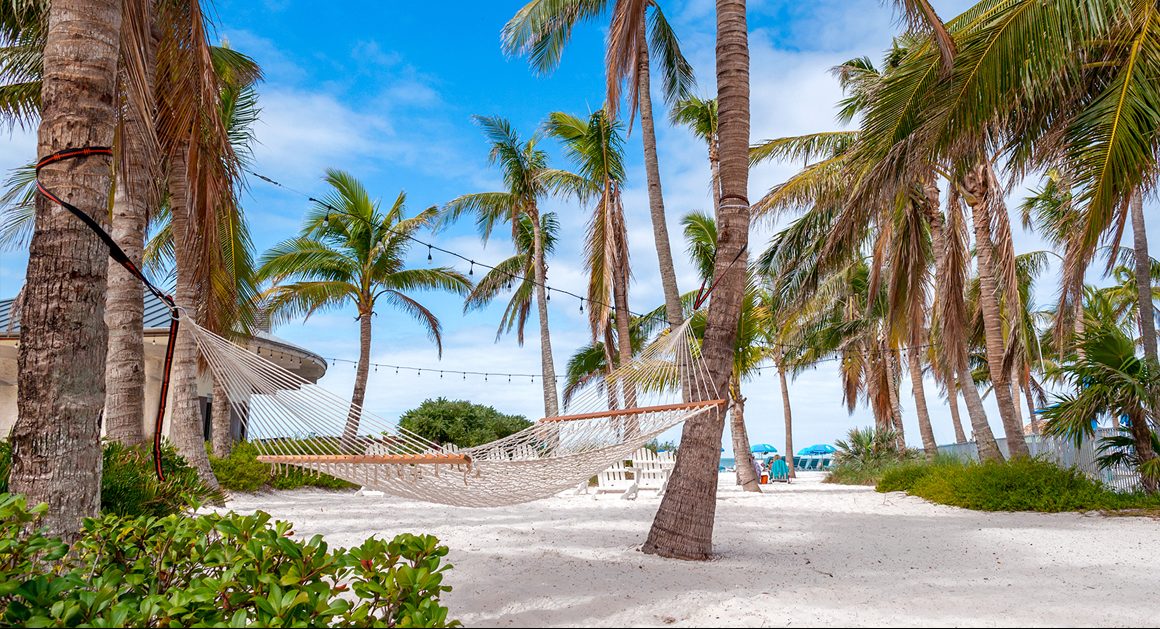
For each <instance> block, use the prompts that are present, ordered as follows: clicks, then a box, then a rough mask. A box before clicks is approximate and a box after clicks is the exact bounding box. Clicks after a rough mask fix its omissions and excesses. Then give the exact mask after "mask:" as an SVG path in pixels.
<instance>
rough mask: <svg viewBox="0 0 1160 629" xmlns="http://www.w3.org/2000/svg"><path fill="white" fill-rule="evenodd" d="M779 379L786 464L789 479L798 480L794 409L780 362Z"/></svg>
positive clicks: (783, 368)
mask: <svg viewBox="0 0 1160 629" xmlns="http://www.w3.org/2000/svg"><path fill="white" fill-rule="evenodd" d="M777 379H778V380H779V381H780V382H781V415H782V417H784V418H785V464H786V465H788V466H789V477H790V478H797V472H795V471H794V468H793V453H794V449H793V409H791V408H790V404H789V383H788V382H786V378H785V367H784V366H783V365H782V364H781V361H778V364H777Z"/></svg>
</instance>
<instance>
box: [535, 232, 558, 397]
mask: <svg viewBox="0 0 1160 629" xmlns="http://www.w3.org/2000/svg"><path fill="white" fill-rule="evenodd" d="M531 219H532V264H533V266H534V267H535V271H536V311H537V312H538V313H539V318H540V370H541V373H543V375H544V377H543V380H544V417H555V416H557V415H559V414H560V402H559V399H558V398H557V397H556V365H555V363H554V362H553V359H552V337H551V333H550V331H549V329H548V295H547V291H546V289H545V288H544V286H545V284H544V282H545V281H546V279H545V278H546V277H547V275H548V266H547V264H546V263H545V262H544V234H543V232H542V231H541V229H540V216H539V212H536V211H533V212H532V216H531Z"/></svg>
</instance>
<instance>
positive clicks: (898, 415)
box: [880, 346, 906, 450]
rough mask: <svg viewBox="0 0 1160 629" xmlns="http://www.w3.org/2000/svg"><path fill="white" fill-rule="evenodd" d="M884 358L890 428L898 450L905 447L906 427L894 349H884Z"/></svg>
mask: <svg viewBox="0 0 1160 629" xmlns="http://www.w3.org/2000/svg"><path fill="white" fill-rule="evenodd" d="M880 347H883V350H882V351H884V352H885V354H886V358H885V359H884V360H883V361H882V362H883V363H885V365H886V391H887V393H888V394H889V395H890V419H891V428H893V429H894V434H895V440H896V442H897V444H898V449H899V450H905V449H906V427H905V426H904V425H903V424H902V401H901V400H900V399H899V395H898V360H897V354H896V353H895V351H894V350H892V349H890V350H888V349H885V347H884V346H880Z"/></svg>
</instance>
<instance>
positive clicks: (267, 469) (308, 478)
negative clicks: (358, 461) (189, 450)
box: [209, 442, 357, 492]
mask: <svg viewBox="0 0 1160 629" xmlns="http://www.w3.org/2000/svg"><path fill="white" fill-rule="evenodd" d="M285 447H286V448H289V449H290V450H289V451H294V450H293V448H294V447H295V446H294V444H286V445H285ZM209 463H210V466H211V467H212V468H213V473H214V476H216V477H217V479H218V484H220V485H221V487H222V489H225V490H228V491H241V492H255V491H258V490H260V489H263V488H265V487H270V488H273V489H298V488H301V487H319V488H323V489H354V488H357V485H355V484H353V483H349V482H347V481H344V480H342V479H340V478H335V477H333V476H330V475H328V474H319V473H316V472H309V471H307V470H303V469H299V468H297V467H292V466H291V467H287V468H286V469H284V470H281V471H275V469H274V466H273V465H270V464H268V463H262V462H261V461H259V460H258V449H257V447H256V446H254V444H252V443H248V442H242V443H239V444H237V445H235V446H234V448H233V450H231V451H230V455H229V456H227V457H222V458H218V457H215V456H211V457H210V458H209Z"/></svg>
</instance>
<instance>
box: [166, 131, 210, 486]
mask: <svg viewBox="0 0 1160 629" xmlns="http://www.w3.org/2000/svg"><path fill="white" fill-rule="evenodd" d="M188 158H189V145H188V144H185V145H184V146H182V147H180V148H178V149H177V150H175V151H174V152H173V154H172V155H171V156H170V158H169V206H170V214H171V218H170V221H171V223H172V229H173V241H174V242H175V243H177V246H176V247H174V261H175V262H176V264H175V266H176V267H177V289H176V290H175V291H174V299H175V301H176V302H177V305H178V307H179V308H181V309H182V316H185V317H190V318H192V319H193V320H195V321H199V320H200V319H201V318H202V316H203V313H204V306H205V303H204V291H203V290H201V288H200V287H198V285H197V283H196V282H195V281H194V279H193V276H194V270H193V269H194V267H195V266H196V265H197V264H198V259H197V255H196V247H195V246H193V244H191V243H195V242H197V241H198V240H199V236H198V235H197V234H196V233H194V225H193V221H192V218H191V216H190V207H189V183H188V178H187V174H188V169H187V166H188ZM197 379H198V351H197V343H196V342H195V341H194V338H193V334H191V333H190V331H189V328H188V327H185V328H181V329H180V331H179V332H178V334H177V341H176V343H175V346H174V352H173V368H172V371H171V375H170V391H171V393H170V396H171V397H170V400H171V404H170V408H171V409H172V411H171V412H170V413H171V414H170V419H169V424H170V425H169V438H170V440H171V441H173V445H174V446H175V447H176V448H177V451H178V453H180V454H181V456H183V457H184V458H185V460H186V461H188V462H189V464H190V465H191V466H192V467H193V468H195V469H196V470H197V473H198V475H199V476H200V477H201V478H202V480H204V481H205V482H207V483H209V484H210V485H212V486H214V487H216V486H217V479H216V478H214V475H213V470H212V469H211V468H210V465H209V457H208V456H207V455H206V451H205V418H204V417H203V416H202V409H201V404H200V401H199V396H198V387H197Z"/></svg>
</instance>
